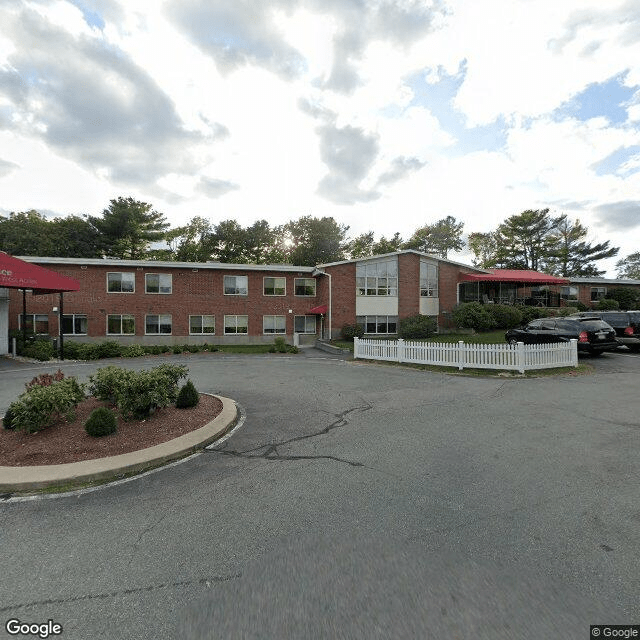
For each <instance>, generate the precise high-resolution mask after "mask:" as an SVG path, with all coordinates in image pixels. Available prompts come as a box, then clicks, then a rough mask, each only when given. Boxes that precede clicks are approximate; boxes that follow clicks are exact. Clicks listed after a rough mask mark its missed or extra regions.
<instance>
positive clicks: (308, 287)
mask: <svg viewBox="0 0 640 640" xmlns="http://www.w3.org/2000/svg"><path fill="white" fill-rule="evenodd" d="M293 286H294V291H295V295H297V296H315V295H316V279H315V278H295V279H294V281H293Z"/></svg>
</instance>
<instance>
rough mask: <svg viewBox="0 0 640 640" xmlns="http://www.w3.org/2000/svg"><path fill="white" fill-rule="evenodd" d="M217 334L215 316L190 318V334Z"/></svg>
mask: <svg viewBox="0 0 640 640" xmlns="http://www.w3.org/2000/svg"><path fill="white" fill-rule="evenodd" d="M215 332H216V318H215V316H189V333H191V334H201V333H209V334H213V333H215Z"/></svg>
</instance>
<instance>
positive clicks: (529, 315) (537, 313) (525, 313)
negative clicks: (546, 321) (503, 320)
mask: <svg viewBox="0 0 640 640" xmlns="http://www.w3.org/2000/svg"><path fill="white" fill-rule="evenodd" d="M520 312H521V313H522V324H527V323H528V322H531V321H532V320H537V319H538V318H546V317H547V316H548V315H549V311H547V309H545V308H544V307H529V306H525V307H520Z"/></svg>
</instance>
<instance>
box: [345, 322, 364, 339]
mask: <svg viewBox="0 0 640 640" xmlns="http://www.w3.org/2000/svg"><path fill="white" fill-rule="evenodd" d="M363 335H364V327H363V326H362V325H359V324H345V325H343V326H342V337H343V338H344V339H345V340H353V339H354V338H362V336H363Z"/></svg>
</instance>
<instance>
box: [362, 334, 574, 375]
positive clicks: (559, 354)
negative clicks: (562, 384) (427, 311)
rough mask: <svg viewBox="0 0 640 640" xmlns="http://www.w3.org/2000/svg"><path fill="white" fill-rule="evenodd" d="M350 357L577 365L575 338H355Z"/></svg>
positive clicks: (522, 366)
mask: <svg viewBox="0 0 640 640" xmlns="http://www.w3.org/2000/svg"><path fill="white" fill-rule="evenodd" d="M353 357H354V358H361V359H366V360H390V361H392V362H409V363H415V364H433V365H439V366H441V367H458V369H464V368H465V367H466V368H467V369H470V368H471V369H512V370H514V371H519V372H520V373H524V372H525V371H529V370H531V369H550V368H553V367H577V366H578V341H577V340H571V341H570V342H556V343H551V344H524V343H522V342H518V344H517V345H510V344H467V343H465V342H462V341H460V342H458V343H455V342H451V343H445V342H414V341H410V340H402V339H400V340H366V339H361V338H354V340H353Z"/></svg>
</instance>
